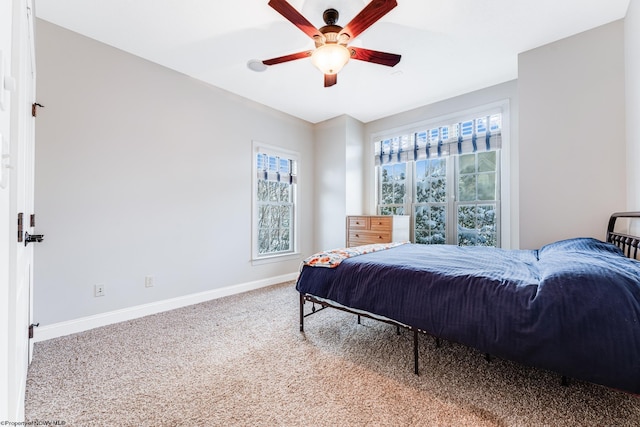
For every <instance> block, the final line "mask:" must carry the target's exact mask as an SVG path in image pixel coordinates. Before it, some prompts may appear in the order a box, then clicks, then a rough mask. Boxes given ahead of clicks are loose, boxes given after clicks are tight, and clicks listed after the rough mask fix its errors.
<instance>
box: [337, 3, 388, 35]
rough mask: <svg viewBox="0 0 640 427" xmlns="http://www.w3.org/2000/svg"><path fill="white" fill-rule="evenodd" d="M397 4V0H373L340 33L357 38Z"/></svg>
mask: <svg viewBox="0 0 640 427" xmlns="http://www.w3.org/2000/svg"><path fill="white" fill-rule="evenodd" d="M397 5H398V2H396V0H372V1H371V3H369V4H368V5H366V6H365V7H364V9H362V10H361V11H360V13H359V14H357V15H356V17H355V18H353V19H352V20H351V22H349V23H348V24H347V25H345V27H344V28H343V29H342V31H340V34H348V35H349V37H351V38H352V39H355V38H356V37H358V36H359V35H360V33H362V32H363V31H364V30H366V29H367V28H369V27H370V26H371V25H372V24H373V23H374V22H376V21H377V20H378V19H380V18H382V17H383V16H384V15H386V14H387V13H389V11H390V10H391V9H393V8H394V7H396V6H397Z"/></svg>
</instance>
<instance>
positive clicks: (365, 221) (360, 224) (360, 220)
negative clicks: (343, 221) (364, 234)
mask: <svg viewBox="0 0 640 427" xmlns="http://www.w3.org/2000/svg"><path fill="white" fill-rule="evenodd" d="M347 226H348V228H349V230H368V229H369V217H366V216H350V217H349V223H348V224H347Z"/></svg>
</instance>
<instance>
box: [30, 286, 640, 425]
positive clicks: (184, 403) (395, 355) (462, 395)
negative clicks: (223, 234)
mask: <svg viewBox="0 0 640 427" xmlns="http://www.w3.org/2000/svg"><path fill="white" fill-rule="evenodd" d="M305 329H306V331H305V333H304V334H302V333H300V332H299V331H298V294H297V293H296V292H295V289H294V287H293V284H292V283H286V284H282V285H276V286H272V287H269V288H265V289H261V290H258V291H253V292H249V293H245V294H242V295H236V296H232V297H228V298H222V299H219V300H215V301H210V302H207V303H202V304H198V305H194V306H189V307H185V308H182V309H178V310H174V311H170V312H166V313H162V314H158V315H153V316H148V317H145V318H142V319H137V320H133V321H128V322H124V323H120V324H117V325H112V326H107V327H103V328H98V329H94V330H91V331H87V332H83V333H80V334H75V335H70V336H66V337H61V338H57V339H53V340H49V341H45V342H41V343H37V344H36V345H35V352H34V359H33V362H32V364H31V367H30V370H29V375H28V382H27V393H26V394H27V398H26V414H27V419H28V420H40V421H43V420H44V421H46V420H59V421H65V422H66V426H91V427H96V426H543V425H548V426H576V425H585V426H589V425H591V426H613V425H615V426H637V425H640V399H639V398H638V396H635V395H629V394H625V393H621V392H618V391H615V390H610V389H607V388H604V387H600V386H596V385H592V384H586V383H581V382H572V383H571V385H570V386H569V387H563V386H562V385H561V384H560V378H559V376H558V375H556V374H553V373H548V372H544V371H540V370H537V369H533V368H528V367H523V366H520V365H517V364H513V363H510V362H507V361H504V360H499V359H494V360H493V361H492V362H490V363H489V362H487V361H486V360H485V359H484V358H483V356H482V355H481V354H478V353H477V352H475V351H474V350H472V349H468V348H466V347H464V346H460V345H456V344H452V343H449V342H444V343H443V345H442V347H440V348H436V346H435V344H434V341H433V339H431V338H428V337H421V340H420V342H421V344H420V362H421V375H420V376H416V375H414V374H413V349H412V335H411V333H409V332H403V333H402V334H401V335H399V336H398V335H396V331H395V328H394V327H392V326H389V325H386V324H382V323H379V322H375V321H373V320H368V319H364V320H363V325H358V324H357V322H356V318H355V316H353V315H350V314H347V313H343V312H340V311H338V310H324V311H322V312H320V313H318V314H316V315H314V316H311V317H308V318H307V319H306V323H305Z"/></svg>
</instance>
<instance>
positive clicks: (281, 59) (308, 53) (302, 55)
mask: <svg viewBox="0 0 640 427" xmlns="http://www.w3.org/2000/svg"><path fill="white" fill-rule="evenodd" d="M312 53H313V51H312V50H306V51H304V52H298V53H292V54H291V55H285V56H279V57H277V58H271V59H265V60H264V61H262V63H263V64H264V65H275V64H281V63H283V62H288V61H294V60H296V59H302V58H308V57H310V56H311V54H312Z"/></svg>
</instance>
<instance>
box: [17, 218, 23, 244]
mask: <svg viewBox="0 0 640 427" xmlns="http://www.w3.org/2000/svg"><path fill="white" fill-rule="evenodd" d="M23 217H24V214H23V213H22V212H20V213H19V214H18V243H22V236H23V235H24V221H23Z"/></svg>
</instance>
